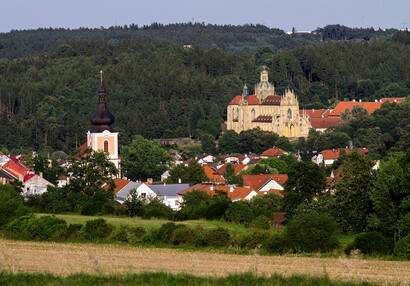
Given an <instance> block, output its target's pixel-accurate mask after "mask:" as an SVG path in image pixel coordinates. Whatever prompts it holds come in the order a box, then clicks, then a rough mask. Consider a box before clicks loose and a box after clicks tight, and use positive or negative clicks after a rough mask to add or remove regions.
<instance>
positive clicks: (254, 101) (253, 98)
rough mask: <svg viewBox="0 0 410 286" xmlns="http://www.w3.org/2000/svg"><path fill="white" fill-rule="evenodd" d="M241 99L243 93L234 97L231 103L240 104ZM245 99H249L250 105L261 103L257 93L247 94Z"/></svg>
mask: <svg viewBox="0 0 410 286" xmlns="http://www.w3.org/2000/svg"><path fill="white" fill-rule="evenodd" d="M241 100H242V95H237V96H235V98H234V99H232V101H231V102H230V103H229V105H238V104H239V102H240V101H241ZM245 100H246V101H248V105H259V100H258V98H257V97H256V95H247V96H245Z"/></svg>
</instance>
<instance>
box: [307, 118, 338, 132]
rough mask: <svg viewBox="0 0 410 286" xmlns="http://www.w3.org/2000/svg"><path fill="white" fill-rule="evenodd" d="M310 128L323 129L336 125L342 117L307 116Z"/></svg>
mask: <svg viewBox="0 0 410 286" xmlns="http://www.w3.org/2000/svg"><path fill="white" fill-rule="evenodd" d="M309 121H310V124H311V125H312V128H315V129H323V128H329V127H331V126H337V125H338V124H339V123H340V122H342V119H341V118H340V117H326V118H321V117H319V118H309Z"/></svg>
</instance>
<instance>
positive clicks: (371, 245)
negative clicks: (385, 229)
mask: <svg viewBox="0 0 410 286" xmlns="http://www.w3.org/2000/svg"><path fill="white" fill-rule="evenodd" d="M353 249H358V250H360V251H361V252H362V253H364V254H389V253H391V252H392V250H393V239H391V238H387V237H384V236H383V235H382V234H381V233H380V232H376V231H372V232H364V233H360V234H358V235H357V236H356V237H355V239H354V241H353V242H352V243H351V244H350V245H348V246H347V247H346V249H345V253H346V254H350V252H351V251H352V250H353Z"/></svg>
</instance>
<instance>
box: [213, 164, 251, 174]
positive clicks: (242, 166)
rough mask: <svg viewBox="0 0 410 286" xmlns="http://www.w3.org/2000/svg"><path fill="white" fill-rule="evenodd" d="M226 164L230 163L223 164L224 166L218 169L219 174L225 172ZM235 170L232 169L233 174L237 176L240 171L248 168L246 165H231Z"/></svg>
mask: <svg viewBox="0 0 410 286" xmlns="http://www.w3.org/2000/svg"><path fill="white" fill-rule="evenodd" d="M228 164H230V163H225V164H223V165H222V166H221V167H220V168H219V169H218V171H219V172H220V173H222V174H223V173H225V172H226V166H227V165H228ZM231 165H232V166H233V167H234V168H235V169H234V172H235V174H238V173H239V172H240V171H241V170H243V169H245V168H247V167H248V165H245V164H231Z"/></svg>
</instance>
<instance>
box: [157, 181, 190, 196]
mask: <svg viewBox="0 0 410 286" xmlns="http://www.w3.org/2000/svg"><path fill="white" fill-rule="evenodd" d="M149 188H150V189H151V190H153V191H154V192H155V193H156V194H157V195H158V196H161V197H165V196H167V197H168V196H177V195H178V193H179V192H180V191H182V190H185V189H187V188H189V184H165V185H164V184H161V185H150V186H149Z"/></svg>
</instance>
